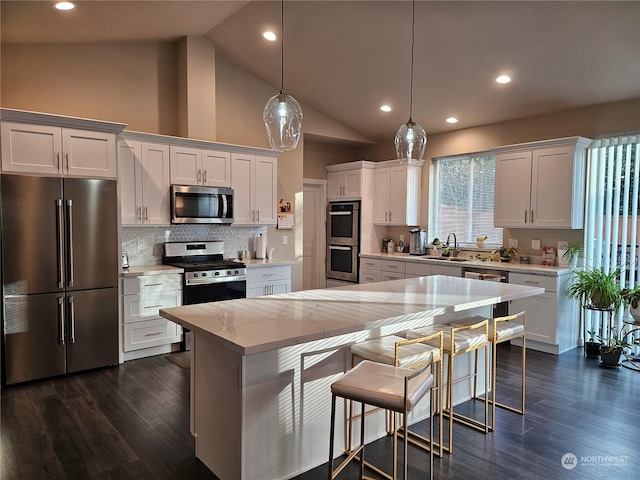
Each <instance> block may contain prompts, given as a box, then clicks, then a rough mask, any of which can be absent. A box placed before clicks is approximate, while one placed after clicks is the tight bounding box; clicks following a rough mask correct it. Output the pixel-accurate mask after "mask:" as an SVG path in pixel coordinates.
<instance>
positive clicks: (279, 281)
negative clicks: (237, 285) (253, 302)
mask: <svg viewBox="0 0 640 480" xmlns="http://www.w3.org/2000/svg"><path fill="white" fill-rule="evenodd" d="M290 291H291V267H290V266H289V265H273V266H270V265H264V266H255V267H254V266H250V267H248V268H247V298H251V297H262V296H264V295H277V294H279V293H289V292H290Z"/></svg>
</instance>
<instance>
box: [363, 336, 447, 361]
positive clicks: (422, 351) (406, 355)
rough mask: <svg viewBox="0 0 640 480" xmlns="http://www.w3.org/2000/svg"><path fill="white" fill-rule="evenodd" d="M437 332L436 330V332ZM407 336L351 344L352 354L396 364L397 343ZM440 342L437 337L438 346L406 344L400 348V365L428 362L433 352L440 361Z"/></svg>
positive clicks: (435, 358)
mask: <svg viewBox="0 0 640 480" xmlns="http://www.w3.org/2000/svg"><path fill="white" fill-rule="evenodd" d="M434 333H435V332H434ZM405 340H406V339H405V338H402V337H398V336H396V335H388V336H386V337H381V338H374V339H372V340H366V341H364V342H360V343H355V344H353V345H351V354H352V355H356V356H358V357H360V358H363V359H366V360H372V361H374V362H379V363H384V364H386V365H395V362H396V357H395V355H396V343H397V342H403V341H405ZM439 346H440V343H439V341H438V340H437V339H436V346H431V345H426V344H424V343H414V344H412V345H404V346H403V347H402V348H400V349H398V366H399V367H410V366H414V365H420V364H423V363H425V362H428V361H429V359H430V358H431V355H432V354H433V361H434V362H438V361H440V348H439Z"/></svg>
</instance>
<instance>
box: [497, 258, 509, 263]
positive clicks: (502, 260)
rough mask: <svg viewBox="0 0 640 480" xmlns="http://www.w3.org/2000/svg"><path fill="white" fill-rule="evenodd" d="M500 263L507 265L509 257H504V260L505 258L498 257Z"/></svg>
mask: <svg viewBox="0 0 640 480" xmlns="http://www.w3.org/2000/svg"><path fill="white" fill-rule="evenodd" d="M500 261H501V262H504V263H507V262H510V261H511V258H509V257H506V258H505V257H500Z"/></svg>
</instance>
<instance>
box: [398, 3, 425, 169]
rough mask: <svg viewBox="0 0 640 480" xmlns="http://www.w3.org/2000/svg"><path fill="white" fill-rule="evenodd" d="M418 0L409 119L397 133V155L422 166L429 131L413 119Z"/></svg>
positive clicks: (403, 160)
mask: <svg viewBox="0 0 640 480" xmlns="http://www.w3.org/2000/svg"><path fill="white" fill-rule="evenodd" d="M415 23H416V0H413V11H412V16H411V88H410V92H411V93H410V97H409V121H408V122H407V123H405V124H404V125H402V126H401V127H400V128H399V129H398V132H397V133H396V138H395V144H396V156H397V157H398V160H400V163H403V164H406V165H416V166H420V165H422V164H423V163H424V160H422V156H423V155H424V147H425V146H426V144H427V133H426V132H425V131H424V128H422V127H421V126H420V124H418V123H416V122H414V121H413V119H412V118H411V117H412V115H413V50H414V43H415Z"/></svg>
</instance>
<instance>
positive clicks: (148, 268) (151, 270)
mask: <svg viewBox="0 0 640 480" xmlns="http://www.w3.org/2000/svg"><path fill="white" fill-rule="evenodd" d="M169 273H184V270H183V269H182V268H178V267H172V266H170V265H137V266H135V267H129V268H122V269H121V270H120V276H121V277H123V278H129V277H140V276H142V275H166V274H169Z"/></svg>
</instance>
